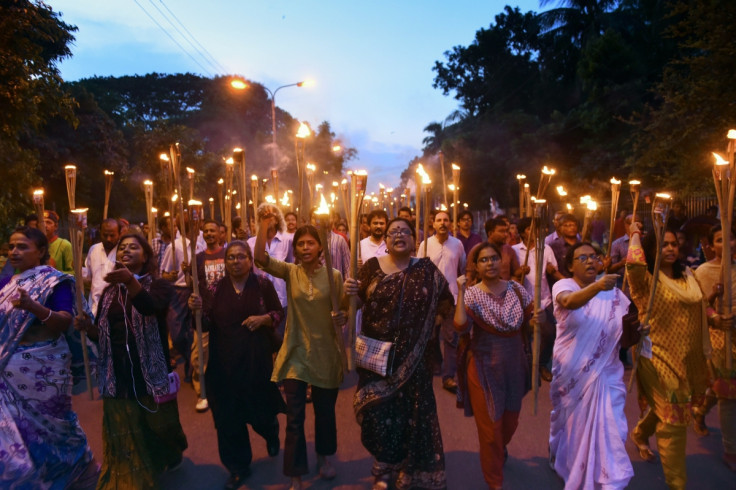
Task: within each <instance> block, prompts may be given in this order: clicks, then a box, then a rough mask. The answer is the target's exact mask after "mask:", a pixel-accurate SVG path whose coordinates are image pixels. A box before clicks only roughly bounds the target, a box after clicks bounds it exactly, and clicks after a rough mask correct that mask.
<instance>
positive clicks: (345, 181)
mask: <svg viewBox="0 0 736 490" xmlns="http://www.w3.org/2000/svg"><path fill="white" fill-rule="evenodd" d="M348 173H350V172H348ZM347 183H348V179H342V180H341V181H340V184H342V185H345V184H347Z"/></svg>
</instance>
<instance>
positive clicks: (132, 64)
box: [47, 0, 556, 190]
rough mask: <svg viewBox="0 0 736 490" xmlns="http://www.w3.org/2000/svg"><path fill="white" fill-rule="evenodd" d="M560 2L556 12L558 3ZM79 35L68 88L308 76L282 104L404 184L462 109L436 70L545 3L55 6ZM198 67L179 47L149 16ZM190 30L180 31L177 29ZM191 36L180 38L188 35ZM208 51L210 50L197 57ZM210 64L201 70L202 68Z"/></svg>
mask: <svg viewBox="0 0 736 490" xmlns="http://www.w3.org/2000/svg"><path fill="white" fill-rule="evenodd" d="M554 3H556V2H554ZM47 4H49V5H50V6H51V7H52V8H53V9H54V10H56V11H59V12H61V13H62V14H63V17H62V18H63V20H64V21H65V22H67V23H69V24H72V25H76V26H77V27H78V28H79V31H78V32H77V33H76V34H75V36H76V42H75V43H74V46H73V47H72V52H73V57H72V58H70V59H68V60H65V61H64V62H63V63H62V64H61V65H60V68H61V72H62V76H63V77H64V79H66V80H78V79H80V78H85V77H90V76H94V75H99V76H108V75H113V76H119V75H133V74H145V73H150V72H154V71H155V72H159V73H184V72H192V73H198V74H201V75H205V76H213V75H224V74H240V75H243V76H244V77H246V78H249V79H251V80H254V81H257V82H260V83H262V84H264V85H265V86H266V87H268V88H270V89H272V90H273V89H275V88H276V87H278V86H280V85H285V84H288V83H294V82H297V81H300V80H303V79H305V78H311V79H314V80H315V82H316V84H315V85H314V86H313V87H309V88H296V87H294V88H286V89H283V90H281V91H279V93H278V94H277V96H276V105H278V106H279V107H280V108H282V109H284V110H286V111H288V112H289V113H290V114H291V115H292V116H294V117H296V118H297V119H300V120H306V121H308V122H309V123H310V124H312V125H317V124H319V123H320V122H321V121H324V120H327V121H329V122H330V124H331V125H332V128H333V131H335V133H337V135H338V136H339V137H340V138H342V139H344V140H345V141H346V142H347V144H349V145H350V146H353V147H355V148H357V150H358V160H357V162H351V163H350V165H349V166H350V167H352V168H365V169H367V170H368V171H369V190H375V189H377V187H378V182H382V183H383V184H384V185H386V186H387V187H392V186H396V184H398V182H399V174H400V173H401V171H402V170H403V169H404V168H406V164H407V162H408V161H409V160H410V159H411V158H413V157H414V156H418V155H420V154H421V147H422V139H423V138H424V137H425V136H426V134H425V133H423V131H422V129H423V128H424V127H425V126H426V125H427V124H429V123H430V122H433V121H443V120H444V119H445V118H446V117H447V116H448V115H449V114H450V113H451V112H453V111H454V110H455V109H457V103H456V101H455V100H454V99H453V98H452V97H451V96H447V97H446V96H443V95H442V93H441V91H440V90H436V89H433V88H432V81H433V79H434V72H433V71H432V66H433V65H434V62H435V61H444V56H443V53H444V52H445V51H447V50H450V49H451V48H452V47H453V46H456V45H463V46H466V45H468V44H469V43H470V42H472V40H473V38H474V35H475V32H476V31H477V30H478V29H479V28H481V27H488V25H489V24H490V23H491V22H492V21H493V17H494V16H495V15H496V14H497V13H499V12H501V11H502V9H503V7H504V5H507V4H509V5H513V6H516V5H518V6H519V7H520V8H521V10H522V11H524V12H525V11H529V10H535V11H539V10H540V9H539V5H538V2H537V0H511V1H508V2H504V1H497V0H487V1H480V0H472V1H470V0H456V1H455V2H448V1H436V0H423V1H418V0H404V1H396V0H394V1H384V0H375V1H370V2H369V1H363V2H354V1H350V0H348V1H333V0H319V1H313V0H312V1H307V0H301V1H299V0H274V1H265V0H260V1H252V0H251V1H247V0H241V1H235V0H210V1H208V2H203V1H201V0H199V1H193V0H164V2H163V3H162V2H161V0H116V1H100V0H58V1H54V0H47ZM141 6H142V7H143V9H145V10H146V11H147V12H148V13H149V14H150V15H151V16H153V17H154V18H156V20H157V21H158V22H159V23H160V24H161V25H162V26H164V27H166V28H167V30H168V31H169V32H170V33H171V35H172V36H174V38H175V39H177V41H179V43H180V44H181V45H182V46H184V47H185V48H186V50H187V51H188V52H189V53H190V54H191V55H192V56H193V57H194V58H195V59H197V60H198V61H199V63H197V62H195V61H194V60H193V59H192V58H191V57H190V56H189V55H187V54H186V53H185V52H184V51H182V49H181V48H179V47H178V46H177V45H176V44H175V43H174V42H173V41H172V40H171V39H170V38H169V37H168V36H167V35H166V34H165V33H164V32H163V31H162V30H161V29H160V28H159V27H158V26H157V25H156V24H155V23H154V22H153V21H152V20H151V19H150V18H149V17H148V16H147V15H146V13H145V12H144V10H143V9H142V8H141ZM156 7H158V9H160V10H161V11H163V12H164V13H166V14H167V16H168V17H169V19H170V20H171V21H172V22H174V23H176V20H175V19H174V18H173V17H171V14H170V13H169V12H168V11H167V8H168V10H169V11H171V12H173V14H175V16H176V17H177V18H178V19H179V20H180V21H181V23H182V24H183V25H184V26H185V27H186V29H187V30H188V31H189V32H191V33H192V34H193V36H194V38H195V39H196V41H198V42H199V43H201V45H202V46H203V47H204V48H206V50H207V51H208V52H209V53H211V55H212V57H213V58H214V59H215V60H216V62H217V65H216V66H215V67H213V66H211V65H210V64H208V63H207V62H205V61H203V60H202V59H201V58H200V57H199V55H198V54H197V53H196V51H195V50H194V48H192V46H190V45H189V44H188V43H187V42H186V41H185V40H183V39H182V38H181V37H180V36H179V35H178V34H177V33H176V32H174V30H173V29H172V28H171V27H170V25H169V24H168V23H167V20H166V19H165V18H164V17H163V16H162V15H161V14H160V13H159V10H158V9H157V8H156ZM179 29H181V27H179ZM182 31H183V29H182ZM200 50H201V48H200ZM200 65H201V66H200Z"/></svg>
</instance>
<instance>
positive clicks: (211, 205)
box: [208, 197, 215, 219]
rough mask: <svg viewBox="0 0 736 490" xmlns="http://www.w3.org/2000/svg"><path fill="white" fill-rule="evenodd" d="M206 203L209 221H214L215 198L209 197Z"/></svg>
mask: <svg viewBox="0 0 736 490" xmlns="http://www.w3.org/2000/svg"><path fill="white" fill-rule="evenodd" d="M208 201H209V203H210V219H215V198H214V197H210V198H209V200H208Z"/></svg>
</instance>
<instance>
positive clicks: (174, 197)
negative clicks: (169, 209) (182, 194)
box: [171, 194, 179, 202]
mask: <svg viewBox="0 0 736 490" xmlns="http://www.w3.org/2000/svg"><path fill="white" fill-rule="evenodd" d="M177 199H179V196H178V195H176V194H174V195H173V196H171V202H176V200H177Z"/></svg>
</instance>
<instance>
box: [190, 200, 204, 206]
mask: <svg viewBox="0 0 736 490" xmlns="http://www.w3.org/2000/svg"><path fill="white" fill-rule="evenodd" d="M187 204H188V205H189V207H192V206H201V205H202V203H201V202H200V201H197V200H196V199H190V200H189V202H188V203H187Z"/></svg>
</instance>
